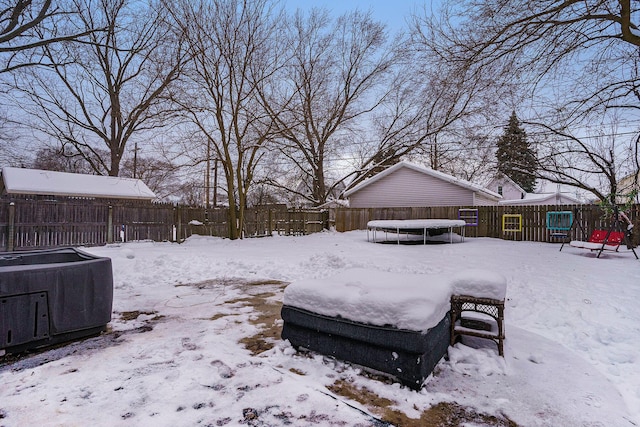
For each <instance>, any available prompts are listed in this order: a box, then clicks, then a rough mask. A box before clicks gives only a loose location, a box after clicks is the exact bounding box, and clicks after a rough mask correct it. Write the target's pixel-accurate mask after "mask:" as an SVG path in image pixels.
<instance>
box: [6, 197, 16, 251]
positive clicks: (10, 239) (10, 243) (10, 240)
mask: <svg viewBox="0 0 640 427" xmlns="http://www.w3.org/2000/svg"><path fill="white" fill-rule="evenodd" d="M15 221H16V204H15V203H14V202H11V203H9V230H8V232H9V233H8V236H7V251H9V252H12V251H13V250H14V249H15V240H14V238H15Z"/></svg>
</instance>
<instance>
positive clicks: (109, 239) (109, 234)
mask: <svg viewBox="0 0 640 427" xmlns="http://www.w3.org/2000/svg"><path fill="white" fill-rule="evenodd" d="M107 243H113V206H109V213H108V216H107Z"/></svg>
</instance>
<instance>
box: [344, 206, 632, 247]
mask: <svg viewBox="0 0 640 427" xmlns="http://www.w3.org/2000/svg"><path fill="white" fill-rule="evenodd" d="M461 209H464V212H468V211H475V210H476V209H477V221H476V222H477V225H468V226H467V227H465V234H466V236H467V237H495V238H501V239H508V240H527V241H532V242H554V241H557V238H555V237H553V236H551V234H552V233H551V232H550V231H549V230H548V229H547V223H546V221H547V212H557V211H571V212H573V213H574V215H575V220H576V226H574V227H573V229H572V230H571V231H570V234H569V238H570V239H571V240H583V239H587V238H588V237H589V236H588V235H587V236H583V235H581V231H580V230H581V229H580V227H578V226H577V224H578V223H579V224H580V225H581V226H582V229H584V230H585V231H586V232H587V233H590V232H591V231H593V230H594V229H599V228H601V229H608V228H609V226H610V225H611V219H610V218H606V217H605V216H604V212H603V210H602V208H601V207H600V206H598V205H562V206H558V205H544V206H437V207H420V208H416V207H413V208H411V207H407V208H337V209H336V212H335V218H336V219H335V224H336V230H337V231H350V230H365V229H366V228H367V222H369V221H372V220H379V219H431V218H434V219H435V218H439V219H458V218H459V214H460V210H461ZM627 214H628V215H629V218H630V219H631V220H632V222H633V223H634V225H635V230H636V231H635V233H634V244H636V245H637V244H638V243H639V242H640V205H633V206H632V208H631V209H630V210H629V211H628V212H627ZM505 215H506V216H507V217H508V218H509V217H511V218H512V219H515V220H516V221H520V225H521V227H520V228H519V229H517V228H510V229H508V230H504V224H503V218H504V216H505ZM467 221H468V222H469V220H467ZM625 227H626V225H625Z"/></svg>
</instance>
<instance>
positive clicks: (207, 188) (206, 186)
mask: <svg viewBox="0 0 640 427" xmlns="http://www.w3.org/2000/svg"><path fill="white" fill-rule="evenodd" d="M210 176H211V140H207V171H206V172H205V175H204V192H205V196H204V205H205V207H206V208H207V209H209V205H210V201H209V193H210V190H211V184H210V182H211V181H210ZM214 185H215V184H214ZM214 191H215V190H214ZM214 199H215V197H214Z"/></svg>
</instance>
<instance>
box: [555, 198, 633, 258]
mask: <svg viewBox="0 0 640 427" xmlns="http://www.w3.org/2000/svg"><path fill="white" fill-rule="evenodd" d="M577 214H578V211H577V209H576V210H575V212H569V211H562V212H548V213H547V228H548V229H549V231H550V232H551V236H552V237H563V238H564V239H565V241H564V242H563V243H562V246H561V247H560V251H562V248H563V247H564V245H565V243H566V240H567V239H568V238H569V236H570V234H571V230H572V229H573V228H574V227H575V226H576V225H577V227H578V228H580V231H581V232H582V236H583V238H584V236H586V232H585V230H584V228H583V227H582V225H581V223H580V221H577V220H576V217H577ZM612 218H613V220H612V221H611V224H610V225H609V228H608V229H596V230H593V232H592V233H591V235H590V236H589V239H587V240H571V241H570V242H569V246H572V247H574V248H579V249H587V250H590V251H597V252H598V255H597V256H596V258H600V255H602V252H604V251H612V252H618V249H620V245H621V244H622V243H625V244H626V245H627V248H628V249H631V251H632V252H633V255H634V256H635V257H636V259H638V254H637V253H636V251H635V249H634V247H633V242H632V235H633V223H632V222H631V220H630V219H629V217H628V216H627V215H626V214H625V213H624V212H620V209H619V208H618V206H616V205H614V206H613V215H612ZM567 224H569V225H568V226H567ZM625 224H626V227H625Z"/></svg>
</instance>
